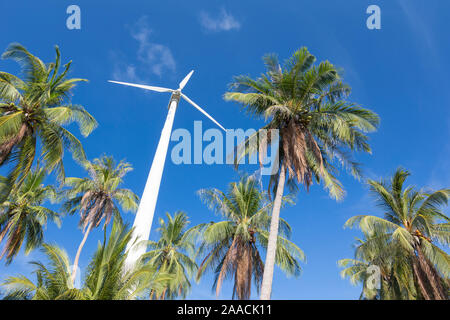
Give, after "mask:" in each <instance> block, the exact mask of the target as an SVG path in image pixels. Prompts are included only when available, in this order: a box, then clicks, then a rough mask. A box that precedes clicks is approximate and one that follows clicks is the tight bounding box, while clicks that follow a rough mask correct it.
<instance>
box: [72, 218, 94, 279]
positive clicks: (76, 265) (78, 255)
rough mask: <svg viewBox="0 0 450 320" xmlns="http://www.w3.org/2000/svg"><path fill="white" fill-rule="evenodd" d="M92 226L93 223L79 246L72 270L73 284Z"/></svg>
mask: <svg viewBox="0 0 450 320" xmlns="http://www.w3.org/2000/svg"><path fill="white" fill-rule="evenodd" d="M92 225H93V223H92V222H91V223H90V224H89V226H88V228H87V230H86V232H85V233H84V237H83V240H81V243H80V245H79V246H78V250H77V255H76V256H75V260H74V262H73V268H72V284H73V283H74V282H75V277H76V275H77V269H78V260H80V254H81V250H82V249H83V246H84V244H85V243H86V240H87V237H88V235H89V232H90V231H91V229H92Z"/></svg>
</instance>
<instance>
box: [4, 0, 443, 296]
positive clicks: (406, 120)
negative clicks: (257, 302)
mask: <svg viewBox="0 0 450 320" xmlns="http://www.w3.org/2000/svg"><path fill="white" fill-rule="evenodd" d="M71 4H77V5H79V6H80V8H81V20H82V24H81V30H68V29H67V28H66V19H67V17H68V15H67V14H66V8H67V7H68V6H69V5H71ZM371 4H377V5H378V6H380V8H381V19H382V22H381V23H382V28H381V30H369V29H367V27H366V19H367V17H368V15H367V14H366V8H367V7H368V6H369V5H371ZM449 11H450V2H448V1H444V0H440V1H433V2H424V1H419V0H408V1H406V0H396V1H392V0H390V1H380V0H370V1H366V0H347V1H332V0H329V1H326V0H321V1H306V0H302V1H299V0H295V1H286V0H283V1H276V2H275V1H262V0H258V1H253V0H252V1H212V0H208V1H195V2H194V1H189V2H187V1H173V0H171V1H164V2H163V1H137V0H129V1H103V0H97V1H86V0H84V1H83V0H77V1H70V2H69V1H62V0H58V1H56V0H53V1H49V0H41V1H38V2H37V1H30V0H28V1H20V2H19V1H2V2H1V3H0V12H3V13H4V14H3V15H2V19H1V20H0V27H1V30H2V37H1V38H0V49H1V50H2V51H3V50H4V49H5V48H6V47H7V45H8V44H9V43H11V42H20V43H21V44H23V45H24V46H26V47H27V48H28V49H29V50H30V51H31V52H33V53H34V54H36V55H38V56H39V57H41V58H42V59H43V60H44V61H46V62H49V61H51V60H52V59H53V58H54V49H53V46H54V45H55V44H58V45H59V46H60V49H61V52H62V58H63V60H64V61H67V60H73V65H72V66H73V70H72V76H74V77H83V78H87V79H89V83H88V84H81V85H80V86H79V87H77V89H76V90H75V92H74V97H73V102H74V103H78V104H82V105H83V106H85V107H86V108H87V109H88V110H89V111H90V112H91V113H92V114H93V115H94V116H95V118H96V119H97V120H98V122H99V127H98V128H97V129H96V130H95V131H94V132H93V133H92V134H91V135H90V136H89V137H88V138H86V139H82V142H83V145H84V147H85V150H86V152H87V155H88V157H89V158H90V159H92V158H95V157H98V156H100V155H101V154H103V153H106V154H109V155H113V156H114V157H115V158H116V159H126V160H127V161H129V162H131V163H132V164H133V166H134V168H135V169H134V171H133V172H131V173H130V174H129V175H128V176H127V177H126V187H128V188H131V189H133V190H134V191H135V192H136V193H137V194H138V195H140V194H141V192H142V191H143V188H144V184H145V181H146V178H147V174H148V170H149V167H150V163H151V160H152V158H153V154H154V152H155V149H156V145H157V142H158V138H159V134H160V131H161V129H162V126H163V122H164V119H165V116H166V111H167V109H166V106H167V103H168V96H167V95H165V94H156V93H146V92H144V91H142V90H138V89H133V88H125V87H120V86H117V85H112V84H110V83H107V82H106V81H107V80H108V79H117V80H122V81H130V82H141V83H147V84H154V85H161V86H166V87H175V86H176V85H177V84H178V82H179V81H180V80H181V79H182V78H183V77H184V76H185V74H187V73H188V72H189V71H190V70H191V69H195V73H194V75H193V77H192V78H191V81H190V82H189V83H188V85H187V86H186V88H185V90H184V92H185V93H186V94H188V95H189V96H190V97H191V98H192V99H193V100H194V101H196V102H197V103H198V104H200V105H201V106H203V107H204V108H205V109H207V111H208V112H209V113H211V114H212V115H213V116H214V117H215V118H216V119H217V120H218V121H220V122H221V123H222V124H223V125H224V126H225V127H227V128H258V127H260V126H261V125H262V122H261V121H256V120H253V119H250V118H249V117H247V116H245V115H244V114H243V113H241V112H240V110H239V107H238V106H236V105H234V104H232V103H227V102H225V101H224V100H223V99H222V95H223V93H224V92H225V91H226V88H227V84H228V83H229V82H230V80H231V79H232V76H234V75H238V74H249V75H252V76H257V75H259V74H260V73H261V72H262V71H263V70H264V69H263V64H262V61H261V57H262V56H263V55H264V54H266V53H278V54H279V56H280V58H281V59H285V58H287V57H289V56H290V55H291V54H292V53H293V52H294V51H295V50H296V49H298V48H299V47H302V46H306V47H308V49H309V50H310V51H311V52H312V53H313V54H314V55H316V57H317V58H318V60H319V61H321V60H325V59H328V60H330V61H331V62H332V63H334V64H335V65H337V66H339V67H341V68H343V69H344V78H345V81H346V82H347V83H348V84H350V86H351V87H352V88H353V90H352V95H351V97H350V99H351V100H352V101H354V102H357V103H359V104H361V105H363V106H365V107H368V108H370V109H372V110H374V111H376V112H377V113H378V114H379V115H380V117H381V120H382V121H381V126H380V128H379V131H378V132H377V133H375V134H372V135H371V144H372V147H373V155H359V156H358V160H359V161H360V162H362V163H363V165H364V166H363V168H364V170H365V174H366V177H369V178H379V177H385V176H388V175H390V174H391V173H392V172H393V171H394V170H395V169H396V168H397V167H398V166H400V165H401V166H404V167H405V168H407V169H409V170H410V171H411V172H412V173H413V176H412V177H411V178H410V183H412V184H415V185H417V186H429V187H433V188H441V187H448V185H449V182H450V173H449V172H448V170H446V169H447V167H448V166H449V164H450V160H449V159H450V157H449V156H450V144H449V142H448V137H449V131H450V126H449V124H450V122H449V120H450V115H449V111H448V108H447V106H448V105H449V101H450V95H449V93H448V87H449V80H448V72H449V70H450V65H449V64H450V60H449V59H447V57H448V56H449V55H450V42H449V41H448V30H449V28H450V25H449V24H450V22H449V21H448V19H447V16H448V15H447V14H446V13H447V12H449ZM6 13H7V14H6ZM0 70H3V71H7V72H12V73H17V72H18V67H17V65H16V64H15V63H14V62H11V61H0ZM195 120H205V119H204V118H203V117H202V115H201V114H200V113H199V112H197V111H196V110H194V109H193V108H191V107H190V106H189V105H188V104H186V103H182V104H180V108H179V109H178V112H177V115H176V118H175V123H174V129H175V128H186V129H188V130H190V131H192V130H193V122H194V121H195ZM203 127H204V128H205V129H206V128H213V127H214V124H212V123H211V122H209V121H208V120H205V121H203ZM73 129H74V130H76V127H75V126H74V127H73ZM79 136H80V135H79ZM173 145H174V144H173V143H172V144H171V146H169V154H170V148H171V147H172V146H173ZM66 158H67V159H66V162H65V163H66V172H67V174H68V175H69V176H81V175H83V174H84V173H83V171H82V169H81V168H80V167H79V166H77V165H76V164H75V163H74V162H73V161H72V160H71V158H70V157H69V156H67V157H66ZM248 169H249V171H250V173H251V172H252V171H253V170H256V169H257V167H256V166H255V167H249V168H248ZM0 173H1V174H5V173H4V172H3V171H1V172H0ZM237 178H238V173H237V172H236V171H234V169H233V168H232V167H231V166H226V165H210V166H208V165H189V166H187V165H178V166H177V165H175V164H173V163H172V162H171V161H170V158H169V159H168V161H167V162H166V167H165V172H164V176H163V180H162V184H161V189H160V195H159V200H158V204H157V207H156V212H155V219H157V218H159V217H162V216H163V214H164V212H166V211H168V212H171V213H173V212H175V211H177V210H183V211H185V212H187V213H188V214H189V216H190V217H191V220H192V224H197V223H200V222H204V221H211V220H214V219H217V217H214V215H213V213H212V212H210V211H208V209H207V208H206V207H205V206H204V205H203V204H202V203H201V201H200V199H199V198H198V196H197V195H196V191H197V190H199V189H201V188H205V187H217V188H219V189H225V188H226V186H227V185H228V183H229V182H231V181H234V180H236V179H237ZM340 178H341V181H342V182H343V184H344V186H345V188H346V190H347V196H346V198H345V200H344V201H342V202H339V203H336V202H335V201H333V200H331V199H329V198H328V197H327V194H326V193H325V192H324V190H323V189H322V187H321V186H317V185H315V186H313V187H312V189H311V190H310V192H309V193H308V194H307V193H306V192H304V191H303V190H302V191H301V192H300V193H299V194H298V196H297V205H296V206H294V207H289V208H286V209H285V210H283V211H282V213H281V214H282V217H284V218H285V219H286V220H287V221H288V222H289V223H290V224H291V226H292V227H293V229H294V232H293V241H294V242H295V243H296V244H298V245H299V246H300V247H301V248H302V249H303V250H304V251H305V253H306V255H307V260H308V261H307V264H305V265H303V273H302V275H301V276H300V277H299V278H298V279H295V278H289V279H288V278H286V277H285V276H284V275H283V274H282V273H281V272H280V271H279V270H277V271H276V272H275V280H274V285H273V298H274V299H357V298H358V296H359V293H360V288H358V287H352V286H351V285H350V283H349V282H348V280H343V279H341V278H340V276H339V268H338V267H337V264H336V262H337V260H339V259H341V258H350V257H352V255H353V250H352V244H353V242H354V238H355V237H356V236H358V234H359V233H358V232H357V231H354V230H344V229H343V228H342V226H343V224H344V223H345V221H346V220H347V219H348V218H349V217H351V216H353V215H356V214H373V213H378V210H377V208H376V207H375V206H374V203H373V199H372V198H371V197H370V196H369V195H368V193H367V188H366V187H365V186H364V184H362V183H360V182H358V181H356V180H354V179H353V178H351V177H349V176H348V175H346V174H345V173H342V174H341V176H340ZM264 182H265V181H264ZM124 219H125V220H127V221H130V222H132V220H133V215H132V214H130V213H128V214H124ZM77 221H78V217H77V216H73V217H67V218H65V219H64V221H63V225H62V227H61V228H60V229H58V228H57V227H56V226H55V225H53V224H51V223H50V224H49V225H48V227H47V231H46V233H45V236H46V241H48V242H56V243H58V244H59V245H60V246H62V247H64V248H65V249H66V250H67V251H68V253H69V254H70V255H71V257H72V258H73V256H74V255H75V251H76V248H77V246H78V244H79V241H80V240H81V238H82V234H81V232H80V230H79V229H77ZM155 221H156V220H155ZM155 227H156V224H154V228H153V230H154V229H155ZM156 236H157V235H156V233H155V232H153V233H152V238H153V237H156ZM101 238H102V237H101V231H100V230H96V231H94V232H93V233H92V234H91V235H90V237H89V239H88V242H87V244H86V247H85V249H84V251H83V253H82V257H81V266H86V264H87V262H88V261H89V258H90V256H91V254H92V253H93V251H94V250H95V248H96V246H97V242H98V241H99V240H100V239H101ZM40 257H41V254H40V253H39V252H38V251H34V252H32V253H31V254H30V255H29V256H24V255H23V254H20V255H19V256H18V257H17V258H16V260H15V261H14V262H13V263H12V264H11V265H9V266H4V264H0V279H3V278H4V277H5V276H6V275H9V274H16V273H19V272H20V273H25V274H29V272H30V271H31V267H30V266H29V265H28V264H27V263H28V261H30V260H34V259H38V258H40ZM211 283H212V282H211V277H205V278H204V279H202V281H201V282H200V284H198V285H194V286H193V289H192V292H191V294H190V295H189V297H188V298H192V299H209V298H212V299H214V298H215V296H214V295H213V294H212V293H211V290H210V286H211ZM230 292H231V288H230V286H229V285H226V286H225V288H224V290H223V293H222V295H221V296H220V297H221V298H231V294H230Z"/></svg>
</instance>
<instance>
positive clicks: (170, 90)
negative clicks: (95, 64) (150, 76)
mask: <svg viewBox="0 0 450 320" xmlns="http://www.w3.org/2000/svg"><path fill="white" fill-rule="evenodd" d="M108 82H112V83H118V84H123V85H125V86H130V87H136V88H141V89H145V90H152V91H157V92H173V90H172V89H168V88H162V87H153V86H146V85H143V84H135V83H128V82H120V81H112V80H108Z"/></svg>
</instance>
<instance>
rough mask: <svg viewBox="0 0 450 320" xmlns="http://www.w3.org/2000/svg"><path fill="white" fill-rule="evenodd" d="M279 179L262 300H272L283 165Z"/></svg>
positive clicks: (283, 181) (282, 189)
mask: <svg viewBox="0 0 450 320" xmlns="http://www.w3.org/2000/svg"><path fill="white" fill-rule="evenodd" d="M280 170H281V171H280V176H279V178H278V186H277V193H276V196H275V201H274V203H273V210H272V219H271V221H270V233H269V241H268V244H267V255H266V263H265V265H264V275H263V280H262V286H261V300H270V296H271V293H272V280H273V269H274V266H275V254H276V251H277V239H278V225H279V221H280V210H281V200H282V199H283V192H284V183H285V180H286V167H285V164H284V162H283V163H282V164H281V168H280Z"/></svg>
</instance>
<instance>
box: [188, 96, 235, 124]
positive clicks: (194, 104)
mask: <svg viewBox="0 0 450 320" xmlns="http://www.w3.org/2000/svg"><path fill="white" fill-rule="evenodd" d="M181 96H182V97H183V99H184V100H186V101H187V102H189V103H190V104H192V105H193V106H194V107H195V108H196V109H197V110H198V111H200V112H201V113H203V114H204V115H205V116H207V117H208V118H209V119H210V120H211V121H212V122H214V123H215V124H217V125H218V126H219V127H220V128H221V129H222V130H223V131H225V132H227V129H225V128H224V127H222V126H221V125H220V123H218V122H217V121H216V120H214V118H213V117H211V116H210V115H209V114H208V113H207V112H206V111H205V110H203V109H202V108H200V107H199V106H198V105H197V104H196V103H195V102H194V101H192V100H191V99H189V98H188V97H187V96H186V95H185V94H183V93H181Z"/></svg>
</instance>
